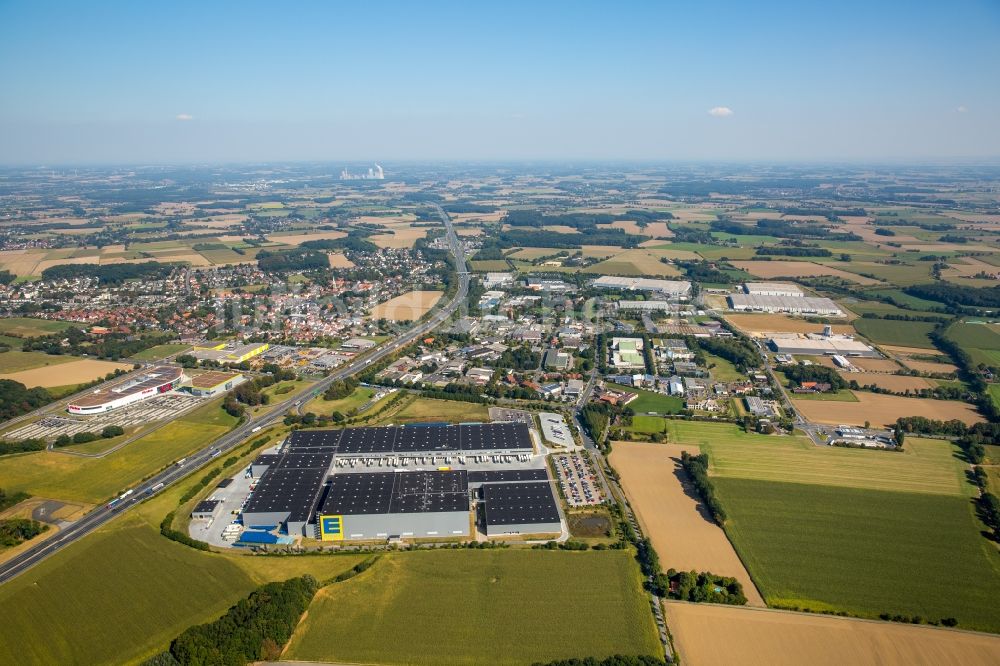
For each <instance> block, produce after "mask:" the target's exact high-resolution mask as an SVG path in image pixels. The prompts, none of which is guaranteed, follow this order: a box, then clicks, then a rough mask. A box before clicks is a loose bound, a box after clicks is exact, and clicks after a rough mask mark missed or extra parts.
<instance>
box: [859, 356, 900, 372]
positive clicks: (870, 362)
mask: <svg viewBox="0 0 1000 666" xmlns="http://www.w3.org/2000/svg"><path fill="white" fill-rule="evenodd" d="M851 364H852V365H855V366H857V367H859V368H861V369H862V370H869V371H871V372H896V371H897V370H899V368H900V366H899V364H898V363H896V362H895V361H893V360H891V359H888V358H860V357H859V358H852V359H851Z"/></svg>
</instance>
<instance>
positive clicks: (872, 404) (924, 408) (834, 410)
mask: <svg viewBox="0 0 1000 666" xmlns="http://www.w3.org/2000/svg"><path fill="white" fill-rule="evenodd" d="M854 394H855V396H856V397H857V398H858V401H857V402H819V401H809V400H796V399H794V398H793V399H792V402H793V403H795V408H796V409H797V410H799V411H800V412H801V413H802V415H803V416H804V417H806V418H807V419H809V420H810V421H814V422H816V423H825V424H828V425H839V424H841V423H846V424H851V425H863V424H864V422H865V421H870V422H871V423H873V424H875V425H891V424H892V423H895V422H896V419H898V418H899V417H901V416H925V417H927V418H929V419H935V420H938V421H949V420H951V419H958V420H959V421H962V422H963V423H967V424H969V425H971V424H973V423H979V422H981V421H983V417H982V416H981V415H980V414H979V412H977V411H976V410H975V408H974V407H973V406H972V405H969V404H967V403H964V402H958V401H955V400H934V399H931V398H902V397H899V396H895V395H880V394H876V393H865V392H860V391H854Z"/></svg>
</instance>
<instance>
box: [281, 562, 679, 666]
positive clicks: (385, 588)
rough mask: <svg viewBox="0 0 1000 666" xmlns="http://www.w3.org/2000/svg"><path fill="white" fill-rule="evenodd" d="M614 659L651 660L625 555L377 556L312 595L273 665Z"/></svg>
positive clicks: (634, 572) (655, 645)
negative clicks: (640, 657)
mask: <svg viewBox="0 0 1000 666" xmlns="http://www.w3.org/2000/svg"><path fill="white" fill-rule="evenodd" d="M375 628H380V629H378V630H376V629H375ZM616 653H617V654H648V655H657V654H662V652H661V647H660V645H659V642H658V640H657V637H656V629H655V626H654V624H653V617H652V613H651V611H650V608H649V602H648V599H647V597H646V595H645V593H644V592H643V590H642V586H641V581H640V574H639V570H638V567H637V566H636V564H635V562H634V561H633V558H632V555H631V554H630V553H628V552H626V551H604V552H595V551H589V552H582V553H580V552H565V551H533V550H473V551H468V550H459V551H455V550H439V551H418V552H412V553H397V554H392V555H387V556H384V557H383V558H382V559H381V560H380V561H379V562H378V563H377V564H376V565H375V566H374V567H372V568H371V569H369V570H368V571H367V572H365V573H363V574H360V575H359V576H356V577H355V578H353V579H351V580H348V581H346V582H343V583H336V584H334V585H331V586H330V587H328V588H326V589H324V590H322V591H321V592H320V594H319V595H317V597H316V599H315V600H314V601H313V603H312V606H310V608H309V611H308V614H307V616H306V618H305V619H304V620H303V622H302V624H300V625H299V628H298V629H297V631H296V633H295V635H294V636H293V637H292V641H291V643H290V644H289V648H288V650H287V651H286V652H285V654H284V655H283V656H284V658H285V659H302V660H308V661H326V662H337V663H345V662H349V663H376V662H377V663H380V664H481V663H490V664H530V663H532V662H545V661H550V660H554V659H565V658H570V657H575V656H581V655H582V656H592V657H606V656H610V655H613V654H616Z"/></svg>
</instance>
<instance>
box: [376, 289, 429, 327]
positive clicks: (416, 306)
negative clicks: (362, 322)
mask: <svg viewBox="0 0 1000 666" xmlns="http://www.w3.org/2000/svg"><path fill="white" fill-rule="evenodd" d="M443 294H444V292H441V291H410V292H407V293H405V294H401V295H399V296H396V297H395V298H390V299H389V300H388V301H386V302H385V303H379V304H378V305H376V306H375V307H374V308H372V313H371V317H372V319H382V318H383V317H384V318H385V319H388V320H390V321H416V320H417V319H420V318H421V317H423V316H424V314H426V313H427V311H429V310H430V309H431V308H433V307H434V304H435V303H437V302H438V301H439V300H440V299H441V296H442V295H443Z"/></svg>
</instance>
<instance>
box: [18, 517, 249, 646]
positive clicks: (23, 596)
mask: <svg viewBox="0 0 1000 666" xmlns="http://www.w3.org/2000/svg"><path fill="white" fill-rule="evenodd" d="M253 587H254V583H253V581H251V579H250V577H249V576H248V575H247V574H246V573H244V572H243V571H242V570H241V569H240V568H239V567H237V566H235V565H233V564H231V563H230V562H228V561H227V560H226V558H223V557H213V556H209V555H205V554H202V553H199V552H198V551H196V550H193V549H191V548H187V547H185V546H181V545H180V544H177V543H174V542H172V541H168V540H166V539H164V538H163V537H161V536H160V535H159V534H158V533H157V532H156V531H155V530H154V529H153V528H152V527H144V526H137V527H133V528H131V529H126V530H117V531H112V532H102V533H99V534H96V535H94V536H91V537H88V538H86V539H84V540H83V541H81V542H80V543H79V544H77V545H74V546H73V547H72V548H70V549H68V550H67V551H64V552H63V553H60V554H59V555H57V556H55V557H53V558H51V559H49V560H46V561H45V562H42V563H41V564H39V565H38V566H36V567H35V568H33V569H31V570H30V571H29V572H27V573H25V574H23V575H21V576H19V577H18V578H15V579H14V580H13V581H11V582H9V583H7V584H5V585H4V586H3V587H2V588H0V662H2V663H5V664H117V663H122V662H124V661H127V660H130V659H135V658H137V657H142V656H144V654H145V653H147V652H150V651H151V650H154V649H156V647H157V646H161V645H165V644H166V643H167V642H168V641H169V640H170V639H171V638H173V637H174V635H176V634H177V633H179V632H180V631H182V630H183V629H185V628H186V627H187V626H189V625H191V624H197V623H200V622H205V621H207V620H209V619H211V618H213V617H214V616H217V615H221V614H222V613H223V612H224V611H225V609H226V608H227V607H228V606H229V605H231V604H232V603H233V602H234V601H235V600H236V599H237V598H239V597H241V596H243V595H245V594H247V593H249V591H250V590H251V589H252V588H253Z"/></svg>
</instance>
